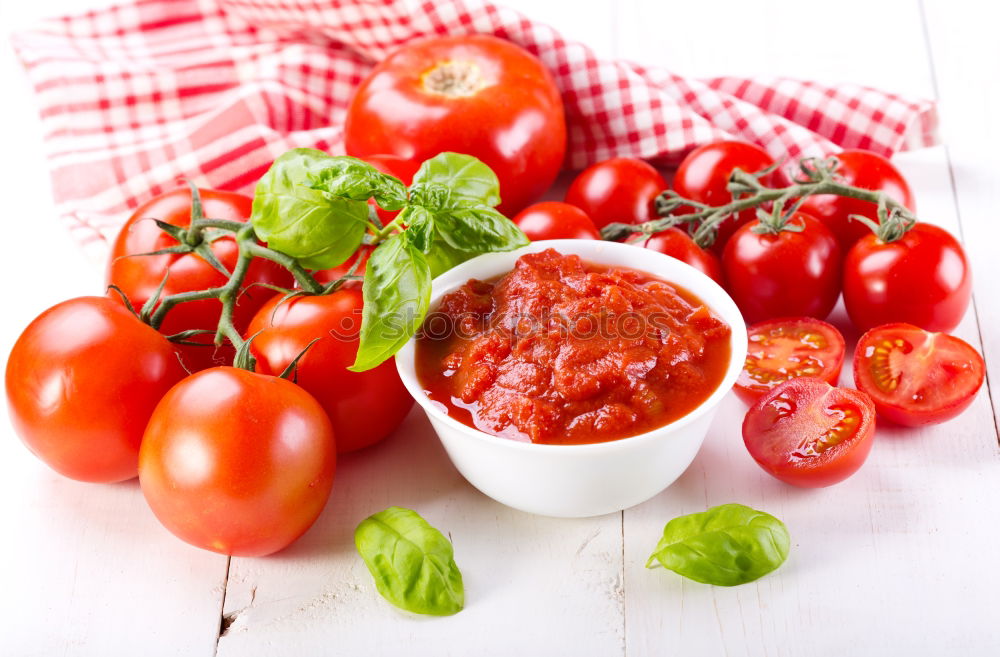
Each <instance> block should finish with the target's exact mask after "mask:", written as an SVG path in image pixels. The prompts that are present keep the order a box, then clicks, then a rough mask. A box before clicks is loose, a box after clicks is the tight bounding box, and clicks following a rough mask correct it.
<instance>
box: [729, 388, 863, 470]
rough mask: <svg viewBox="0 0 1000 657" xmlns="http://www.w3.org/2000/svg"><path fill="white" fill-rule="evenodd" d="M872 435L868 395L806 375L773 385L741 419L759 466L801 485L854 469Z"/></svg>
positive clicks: (748, 444) (746, 439)
mask: <svg viewBox="0 0 1000 657" xmlns="http://www.w3.org/2000/svg"><path fill="white" fill-rule="evenodd" d="M874 436H875V408H874V407H873V406H872V400H871V398H870V397H869V396H868V395H866V394H865V393H863V392H860V391H858V390H851V389H850V388H835V387H833V386H831V385H830V384H828V383H826V382H825V381H821V380H820V379H813V378H809V377H802V378H797V379H789V380H788V381H785V382H784V383H782V384H781V385H779V386H778V387H776V388H774V389H773V390H771V391H770V392H769V393H767V394H766V395H764V396H763V397H761V398H760V399H759V400H758V401H757V403H756V404H754V405H753V407H751V408H750V410H749V411H747V415H746V418H745V419H744V420H743V442H744V443H745V444H746V447H747V450H749V452H750V455H751V456H752V457H753V458H754V460H755V461H757V463H758V464H759V465H760V467H762V468H764V470H765V471H766V472H767V473H769V474H770V475H772V476H774V477H776V478H778V479H780V480H781V481H783V482H785V483H788V484H792V485H793V486H802V487H804V488H819V487H822V486H830V485H832V484H835V483H837V482H839V481H843V480H844V479H847V478H848V477H850V476H851V475H852V474H854V473H855V472H857V470H858V468H860V467H861V466H862V464H864V462H865V459H866V458H868V453H869V452H870V451H871V448H872V442H873V438H874Z"/></svg>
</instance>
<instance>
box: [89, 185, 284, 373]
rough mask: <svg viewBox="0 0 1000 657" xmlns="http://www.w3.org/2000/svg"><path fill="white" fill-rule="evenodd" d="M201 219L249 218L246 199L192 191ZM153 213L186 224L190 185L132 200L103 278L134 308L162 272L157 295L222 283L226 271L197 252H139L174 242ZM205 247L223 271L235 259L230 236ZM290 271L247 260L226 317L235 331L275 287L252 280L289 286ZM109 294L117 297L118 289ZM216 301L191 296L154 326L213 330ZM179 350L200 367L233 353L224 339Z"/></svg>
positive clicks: (229, 357)
mask: <svg viewBox="0 0 1000 657" xmlns="http://www.w3.org/2000/svg"><path fill="white" fill-rule="evenodd" d="M199 192H200V195H201V201H202V207H203V208H204V214H205V217H208V218H212V219H230V220H237V221H246V220H247V219H248V218H249V217H250V208H251V204H252V202H253V201H252V199H250V198H249V197H247V196H244V195H242V194H233V193H231V192H217V191H214V190H211V189H202V190H199ZM154 218H155V219H159V220H160V221H165V222H167V223H169V224H173V225H175V226H188V225H190V223H191V191H190V190H189V189H187V188H183V189H175V190H174V191H172V192H167V193H166V194H162V195H160V196H157V197H156V198H154V199H152V200H151V201H149V202H147V203H145V204H143V205H141V206H139V208H138V209H137V210H136V211H135V213H134V214H133V215H132V216H131V217H130V218H129V220H128V221H127V222H125V225H124V226H123V227H122V230H121V232H120V233H118V237H117V239H115V243H114V245H113V246H112V248H111V257H110V260H109V261H108V271H107V281H108V284H109V285H116V286H118V288H119V289H121V291H122V292H124V293H125V296H127V297H128V299H129V301H130V302H131V303H132V306H133V307H134V308H135V309H136V310H138V309H139V308H140V307H142V304H144V303H146V301H147V300H148V299H149V298H150V297H151V296H153V294H154V293H155V292H156V289H157V288H158V287H159V286H160V283H161V282H163V277H164V275H165V274H169V275H168V276H167V283H166V285H165V286H164V288H163V292H162V295H161V296H166V295H170V294H177V293H179V292H189V291H192V290H204V289H207V288H210V287H215V286H218V285H223V284H225V282H226V277H225V276H223V275H222V274H221V273H219V272H218V271H216V270H215V269H213V268H212V266H211V265H209V264H208V263H207V262H205V261H204V260H203V259H202V258H201V256H199V255H196V254H193V253H187V254H182V255H158V256H143V255H139V254H142V253H150V252H152V251H157V250H159V249H163V248H166V247H169V246H175V245H176V244H177V241H176V240H174V239H173V238H172V237H170V236H169V235H167V234H166V233H164V232H163V231H162V230H160V229H159V228H157V226H156V224H155V223H154V222H153V219H154ZM212 252H213V253H215V257H216V258H217V259H218V260H219V262H221V263H222V264H223V265H224V266H225V267H226V269H228V270H229V271H232V270H233V267H234V266H235V265H236V259H237V256H238V255H239V254H238V249H237V248H236V242H235V241H234V240H233V239H232V238H229V237H223V238H221V239H218V240H216V241H214V242H212ZM292 281H293V279H292V275H291V274H289V273H288V272H287V271H286V270H285V269H283V268H282V267H281V266H279V265H276V264H275V263H273V262H270V261H267V260H264V259H262V258H256V259H254V261H253V263H252V264H251V265H250V270H249V271H248V272H247V277H246V285H247V286H248V287H245V288H244V290H245V291H244V293H243V294H242V296H241V297H240V301H239V303H238V304H237V305H236V310H235V312H234V313H233V321H234V322H235V324H236V328H237V329H240V330H242V329H244V328H245V327H246V325H247V323H248V322H249V321H250V318H251V317H253V315H254V313H255V312H257V309H258V308H260V307H261V305H263V303H264V302H265V301H267V300H268V299H269V298H271V297H272V296H273V295H274V292H272V291H271V290H268V289H266V288H263V287H259V286H253V287H249V286H250V284H252V283H269V284H271V285H279V286H281V287H290V286H291V285H292ZM109 295H110V296H111V297H112V298H113V299H118V298H119V297H118V295H117V293H115V292H114V291H111V292H110V293H109ZM220 309H221V305H220V304H219V302H218V301H217V300H215V299H206V300H203V301H191V302H188V303H182V304H179V305H177V306H175V307H174V308H173V309H172V310H171V311H170V312H169V313H167V316H166V318H165V319H164V321H163V324H162V325H161V326H160V331H161V332H162V333H164V334H166V335H171V334H174V333H179V332H181V331H184V330H187V329H213V330H214V329H215V327H216V326H217V325H218V323H219V312H220ZM213 339H214V336H212V335H210V334H206V335H198V336H195V337H193V338H191V340H193V341H195V342H202V343H204V344H206V345H211V343H212V341H213ZM177 350H178V352H179V353H180V354H181V356H182V358H183V359H184V365H185V366H186V367H187V368H188V369H190V370H191V371H195V370H200V369H205V368H206V367H212V366H214V365H218V364H220V363H228V362H231V361H232V358H233V355H234V353H235V352H234V351H233V349H232V347H230V346H228V345H226V346H224V347H221V348H219V349H215V348H214V347H212V346H205V347H195V346H186V345H179V346H177Z"/></svg>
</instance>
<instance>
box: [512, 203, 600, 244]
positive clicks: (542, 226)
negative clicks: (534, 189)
mask: <svg viewBox="0 0 1000 657" xmlns="http://www.w3.org/2000/svg"><path fill="white" fill-rule="evenodd" d="M512 221H513V222H514V223H515V224H517V225H518V227H519V228H520V229H521V230H523V231H524V234H525V235H527V236H528V239H529V240H531V241H533V242H535V241H538V240H559V239H577V240H599V239H601V234H600V233H599V232H597V228H596V227H595V226H594V222H593V221H591V220H590V217H588V216H587V213H586V212H584V211H583V210H581V209H580V208H578V207H576V206H575V205H570V204H569V203H562V202H560V201H542V202H541V203H535V204H534V205H529V206H528V207H526V208H525V209H523V210H521V212H519V213H518V214H517V216H516V217H514V219H513V220H512Z"/></svg>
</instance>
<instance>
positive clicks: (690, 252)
mask: <svg viewBox="0 0 1000 657" xmlns="http://www.w3.org/2000/svg"><path fill="white" fill-rule="evenodd" d="M628 243H629V244H635V245H636V246H641V247H643V248H646V249H650V250H652V251H657V252H659V253H662V254H664V255H668V256H670V257H671V258H677V259H678V260H680V261H681V262H686V263H687V264H689V265H691V266H692V267H694V268H695V269H697V270H698V271H700V272H701V273H703V274H705V275H706V276H708V277H709V278H711V279H712V280H714V281H715V282H716V283H718V284H719V285H722V284H723V283H722V265H721V264H719V259H718V258H717V257H716V256H715V254H714V253H712V252H711V251H706V250H705V249H703V248H701V247H700V246H698V245H697V244H696V243H695V241H694V240H693V239H691V236H690V235H688V234H687V233H685V232H684V231H683V230H681V229H680V228H668V229H666V230H664V231H660V232H659V233H656V234H655V235H651V236H649V237H638V238H635V239H632V240H629V242H628Z"/></svg>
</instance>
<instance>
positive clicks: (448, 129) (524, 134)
mask: <svg viewBox="0 0 1000 657" xmlns="http://www.w3.org/2000/svg"><path fill="white" fill-rule="evenodd" d="M344 146H345V148H346V149H347V153H348V154H349V155H354V156H356V157H360V158H361V159H367V158H368V156H370V155H374V154H377V153H378V154H392V155H397V156H399V157H401V158H403V159H406V160H412V161H415V162H418V163H419V162H423V161H424V160H426V159H428V158H430V157H433V156H435V155H437V154H438V153H441V152H442V151H454V152H456V153H466V154H468V155H474V156H475V157H478V158H479V159H480V160H482V161H483V162H485V163H486V164H487V165H489V166H490V168H491V169H493V171H494V172H495V173H496V174H497V177H498V178H499V179H500V196H501V198H502V199H503V203H502V204H501V205H500V207H499V210H500V211H501V212H503V213H504V214H506V215H507V216H511V215H513V214H516V213H517V212H518V211H519V210H521V209H522V208H524V207H526V206H527V205H528V204H529V203H531V202H532V201H534V200H535V199H537V198H538V197H539V196H541V194H542V193H543V192H544V191H545V190H546V189H548V188H549V185H551V184H552V181H553V180H555V177H556V174H557V173H558V172H559V169H560V167H561V166H562V161H563V155H564V153H565V150H566V121H565V118H564V117H563V105H562V100H561V98H560V96H559V89H558V88H557V87H556V85H555V82H554V81H553V79H552V75H551V74H550V73H549V72H548V70H547V69H546V68H545V66H543V65H542V63H541V62H540V61H538V59H537V58H536V57H535V56H533V55H532V54H530V53H529V52H527V51H526V50H524V49H523V48H520V47H519V46H516V45H514V44H513V43H511V42H510V41H505V40H503V39H498V38H496V37H493V36H487V35H485V34H475V35H466V36H448V37H431V38H427V39H419V40H415V41H410V42H409V43H407V44H406V45H405V46H403V47H402V48H400V49H399V50H397V51H395V52H394V53H392V54H391V55H389V56H388V57H387V58H386V59H384V60H382V62H381V63H379V64H377V65H376V66H375V68H374V69H373V70H372V72H371V73H369V75H368V77H367V78H365V79H364V80H363V81H362V82H361V84H360V85H359V86H358V88H357V91H356V92H355V94H354V98H353V99H352V100H351V104H350V106H349V107H348V110H347V119H346V123H345V125H344Z"/></svg>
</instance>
